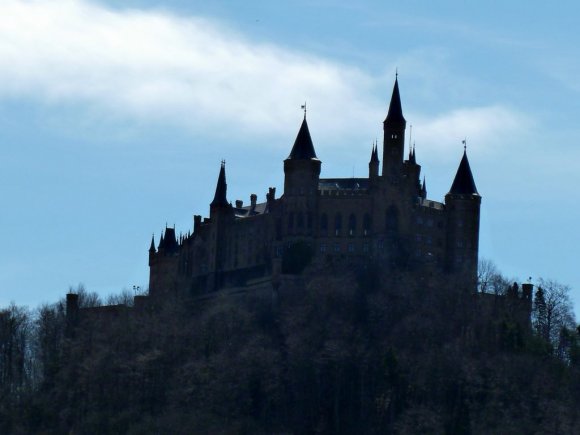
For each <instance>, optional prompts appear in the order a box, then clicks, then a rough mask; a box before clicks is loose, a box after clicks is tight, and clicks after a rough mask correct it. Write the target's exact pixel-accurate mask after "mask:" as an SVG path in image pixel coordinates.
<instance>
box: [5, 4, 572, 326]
mask: <svg viewBox="0 0 580 435" xmlns="http://www.w3.org/2000/svg"><path fill="white" fill-rule="evenodd" d="M505 3H506V2H485V3H482V2H418V1H415V2H413V1H409V2H393V4H386V2H370V1H368V2H359V3H356V4H354V2H337V1H330V0H327V1H324V0H321V1H294V2H285V3H283V4H282V3H281V2H271V1H246V2H234V1H232V2H227V1H212V2H201V1H199V2H198V1H176V0H173V1H168V0H166V1H164V2H162V4H161V3H160V2H154V1H145V0H126V1H123V2H118V1H104V0H101V1H96V0H92V1H88V0H82V1H74V0H50V1H47V0H38V1H22V0H3V1H2V2H1V4H0V186H1V187H0V192H1V194H2V198H3V201H2V204H3V209H2V210H3V212H2V213H1V214H0V228H1V229H2V240H3V245H4V249H3V250H2V251H1V252H0V306H5V305H7V304H8V303H9V302H10V301H15V302H16V303H17V304H23V305H30V306H36V305H38V304H40V303H42V302H52V301H55V300H57V299H58V298H59V297H62V296H63V295H64V293H66V291H67V289H68V287H69V286H71V285H73V286H76V285H77V284H78V283H79V282H82V283H84V284H85V286H86V287H87V288H88V289H89V290H94V291H97V292H99V293H100V294H102V295H107V294H109V293H114V292H118V291H120V290H121V289H123V288H131V287H132V286H133V285H140V286H142V287H145V286H146V285H147V281H148V267H147V249H148V247H149V242H150V238H151V234H152V233H155V235H156V238H158V236H159V233H160V230H161V229H162V228H163V227H164V226H165V224H166V222H167V224H169V225H173V224H175V225H176V228H177V231H178V232H180V231H181V232H184V233H185V232H187V231H188V230H190V229H191V227H192V215H193V214H203V215H207V213H208V204H209V202H210V201H211V197H212V194H213V188H214V185H215V180H216V177H217V173H218V170H219V162H220V160H221V159H222V158H224V159H226V160H227V176H228V188H229V190H228V196H229V199H230V200H235V199H243V200H245V201H246V202H247V201H249V196H250V194H251V193H256V194H258V197H259V199H260V200H264V197H265V193H266V192H267V189H268V187H269V186H276V187H278V192H281V190H282V185H283V184H282V182H283V178H282V177H283V171H282V160H283V159H284V158H285V157H286V155H287V153H288V152H289V150H290V147H291V145H292V143H293V141H294V138H295V135H296V133H297V131H298V128H299V126H300V122H301V118H302V112H301V111H300V105H301V104H303V103H304V101H307V103H308V109H309V111H308V120H309V125H310V130H311V133H312V136H313V140H314V143H315V147H316V150H317V154H318V155H319V157H320V158H321V160H322V161H323V166H322V176H326V177H340V176H343V177H348V176H351V175H352V174H353V172H354V174H355V175H357V176H365V175H366V173H367V163H368V158H369V155H370V147H371V143H372V142H373V141H374V140H375V138H379V139H380V138H381V134H382V131H381V122H382V120H383V119H384V117H385V114H386V110H387V105H388V100H389V97H390V92H391V89H392V84H393V79H394V73H395V70H396V69H398V71H399V83H400V89H401V96H402V100H403V110H404V114H405V117H406V118H407V121H408V124H412V125H413V140H414V141H415V142H416V148H417V158H418V161H419V163H420V164H421V165H422V173H423V174H424V175H425V176H426V178H427V186H428V196H429V197H430V198H431V199H435V200H442V199H443V197H444V195H445V193H446V192H447V190H448V189H449V186H450V185H451V182H452V179H453V176H454V173H455V170H456V168H457V165H458V163H459V160H460V158H461V153H462V151H463V149H462V145H461V140H462V139H463V138H464V137H467V141H468V154H469V157H470V162H471V165H472V169H473V172H474V176H475V180H476V183H477V187H478V190H479V191H480V193H481V195H482V196H483V204H482V222H481V224H482V225H481V256H482V257H485V258H489V259H492V260H493V261H494V262H495V263H496V264H497V266H498V267H499V268H500V270H502V271H503V272H504V273H505V274H506V275H508V276H510V277H514V278H516V279H518V280H526V279H527V277H528V276H531V277H532V280H533V281H536V280H537V279H538V278H539V277H544V278H552V279H556V280H558V281H560V282H562V283H565V284H568V285H570V286H571V287H572V292H573V298H574V301H575V305H576V313H577V317H578V314H579V313H580V309H579V307H580V286H579V285H578V283H579V282H580V271H579V268H578V259H579V251H580V248H579V246H580V235H579V231H578V228H577V226H576V224H577V220H578V217H579V215H580V205H579V201H578V193H577V188H578V186H579V185H580V182H579V181H580V180H578V175H577V174H578V172H577V171H578V163H577V162H578V161H580V160H579V157H580V151H579V146H578V144H579V143H580V124H579V123H578V116H579V114H580V98H579V97H580V60H579V59H580V57H579V56H578V48H577V47H578V46H580V36H579V35H580V34H579V33H578V31H577V29H576V27H577V22H576V17H577V16H578V13H579V11H578V6H576V5H575V4H574V3H572V2H569V3H568V2H559V3H558V7H554V6H549V5H547V4H546V3H545V2H520V1H513V2H509V4H505Z"/></svg>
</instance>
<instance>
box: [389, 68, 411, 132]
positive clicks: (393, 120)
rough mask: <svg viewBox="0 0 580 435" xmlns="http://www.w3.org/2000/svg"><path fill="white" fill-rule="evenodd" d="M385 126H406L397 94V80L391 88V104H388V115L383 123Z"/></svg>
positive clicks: (399, 95) (396, 79) (398, 94)
mask: <svg viewBox="0 0 580 435" xmlns="http://www.w3.org/2000/svg"><path fill="white" fill-rule="evenodd" d="M384 123H385V124H391V125H400V124H406V123H407V121H406V120H405V117H404V116H403V108H402V106H401V94H400V93H399V79H398V78H395V86H394V87H393V94H392V95H391V103H390V104H389V113H387V117H386V118H385V121H384Z"/></svg>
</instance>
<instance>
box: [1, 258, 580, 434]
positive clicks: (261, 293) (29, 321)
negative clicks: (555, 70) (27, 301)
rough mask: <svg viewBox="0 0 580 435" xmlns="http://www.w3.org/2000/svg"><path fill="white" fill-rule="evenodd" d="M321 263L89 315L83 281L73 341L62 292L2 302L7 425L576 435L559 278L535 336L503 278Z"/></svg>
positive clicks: (579, 354)
mask: <svg viewBox="0 0 580 435" xmlns="http://www.w3.org/2000/svg"><path fill="white" fill-rule="evenodd" d="M313 268H314V266H312V265H311V266H308V267H307V268H306V269H305V271H304V272H303V273H302V275H301V276H300V279H297V277H294V278H293V279H294V280H295V281H294V282H296V283H298V282H302V283H303V284H295V285H294V286H293V287H288V288H286V289H284V288H281V289H280V292H279V295H278V300H277V303H276V304H275V305H273V304H272V298H271V294H270V293H268V292H267V291H266V290H256V291H253V292H246V293H244V292H241V293H235V294H228V293H227V292H223V293H217V294H215V295H214V297H206V298H202V299H191V300H190V299H184V298H180V297H175V298H169V297H168V299H167V300H165V301H164V302H163V304H150V305H148V306H143V307H141V308H138V307H135V308H133V309H129V308H126V305H128V304H129V302H130V296H131V295H130V293H129V292H126V291H125V292H122V293H121V294H120V295H118V296H113V297H109V298H108V299H106V300H107V303H108V305H110V306H108V307H107V306H104V307H103V308H102V309H101V311H96V310H95V309H94V307H95V306H96V305H98V304H100V303H101V302H100V299H99V298H98V297H97V296H96V295H94V294H91V293H89V292H87V291H86V289H84V288H83V287H82V286H80V288H76V289H75V292H77V293H78V295H79V302H81V303H82V305H83V306H84V307H93V308H91V309H88V310H84V311H83V310H81V311H80V314H79V323H78V325H77V328H76V329H75V333H74V334H72V335H68V334H67V333H66V328H67V321H66V313H65V306H66V304H65V301H64V300H62V301H59V302H58V303H55V304H52V305H43V306H41V307H40V308H39V309H38V310H36V311H34V312H31V311H29V310H26V309H23V308H19V307H16V306H14V305H12V306H10V307H8V308H7V309H4V310H0V352H1V353H0V381H1V384H0V394H2V396H0V398H1V400H0V433H7V434H10V433H46V434H51V433H55V434H60V433H81V434H82V433H99V434H118V433H139V434H141V433H145V434H147V433H152V434H153V433H176V434H180V433H184V434H186V433H187V434H189V433H224V434H230V433H232V434H271V433H296V434H315V433H318V434H352V433H357V434H380V433H393V434H406V433H434V434H485V433H502V434H520V433H559V434H560V433H562V434H568V433H569V434H573V433H580V422H579V419H578V418H577V404H578V403H579V401H580V331H579V330H577V329H576V328H574V327H573V324H572V322H573V318H571V317H570V315H571V311H570V305H569V299H566V296H567V288H566V287H565V286H562V285H560V284H558V283H555V282H552V281H547V280H542V281H540V283H541V284H542V286H541V288H542V290H541V291H540V290H539V287H537V288H536V291H535V296H536V297H535V299H536V301H535V306H534V323H533V328H532V329H530V328H529V327H528V326H526V325H525V322H524V323H522V320H521V318H520V317H518V316H519V314H518V311H517V307H518V305H517V303H519V302H518V301H520V299H517V298H520V296H521V295H520V291H519V289H517V288H515V287H513V286H512V285H507V280H506V282H505V283H502V285H503V284H506V285H505V289H507V288H508V287H509V288H510V289H511V290H510V291H509V292H507V293H509V294H510V295H511V296H507V295H506V296H496V293H497V292H496V290H495V288H499V287H494V286H491V287H490V286H489V285H488V286H487V287H485V289H484V294H483V295H482V294H480V293H479V294H470V293H465V292H464V291H463V290H462V289H458V288H456V286H455V285H454V283H453V282H450V281H449V279H448V277H447V276H445V275H437V274H430V275H424V276H417V275H414V274H407V273H403V272H394V271H393V270H390V269H389V270H387V269H384V268H380V267H373V266H372V265H364V266H361V267H360V268H357V267H354V266H352V267H344V265H342V264H335V265H331V266H328V267H326V268H323V269H320V270H314V269H313ZM491 270H492V272H493V273H492V274H491V275H490V276H491V277H493V276H495V275H500V274H499V273H498V272H497V269H491ZM500 276H501V275H500ZM300 280H301V281H300ZM487 282H488V283H489V282H490V280H487ZM498 282H499V281H498ZM480 289H481V288H480ZM490 289H491V290H490ZM505 289H504V290H503V293H505V292H506V290H505ZM514 289H517V294H516V291H515V290H514ZM508 297H511V298H512V299H509V300H508ZM513 298H515V299H513ZM512 302H513V304H512ZM97 312H99V313H100V314H96V313H97ZM554 340H555V341H554ZM548 343H549V346H548ZM548 348H550V349H552V351H549V350H546V349H548Z"/></svg>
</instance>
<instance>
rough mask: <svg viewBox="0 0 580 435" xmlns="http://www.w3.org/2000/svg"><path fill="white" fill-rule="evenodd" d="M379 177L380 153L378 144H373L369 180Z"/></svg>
mask: <svg viewBox="0 0 580 435" xmlns="http://www.w3.org/2000/svg"><path fill="white" fill-rule="evenodd" d="M378 176H379V153H378V151H377V144H376V143H375V144H373V150H372V152H371V160H370V162H369V178H370V179H374V178H377V177H378Z"/></svg>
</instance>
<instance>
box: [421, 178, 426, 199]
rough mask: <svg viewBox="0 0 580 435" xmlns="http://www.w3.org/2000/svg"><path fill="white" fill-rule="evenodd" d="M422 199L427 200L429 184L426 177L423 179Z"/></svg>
mask: <svg viewBox="0 0 580 435" xmlns="http://www.w3.org/2000/svg"><path fill="white" fill-rule="evenodd" d="M421 198H423V199H427V182H426V181H425V177H423V184H422V185H421Z"/></svg>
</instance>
